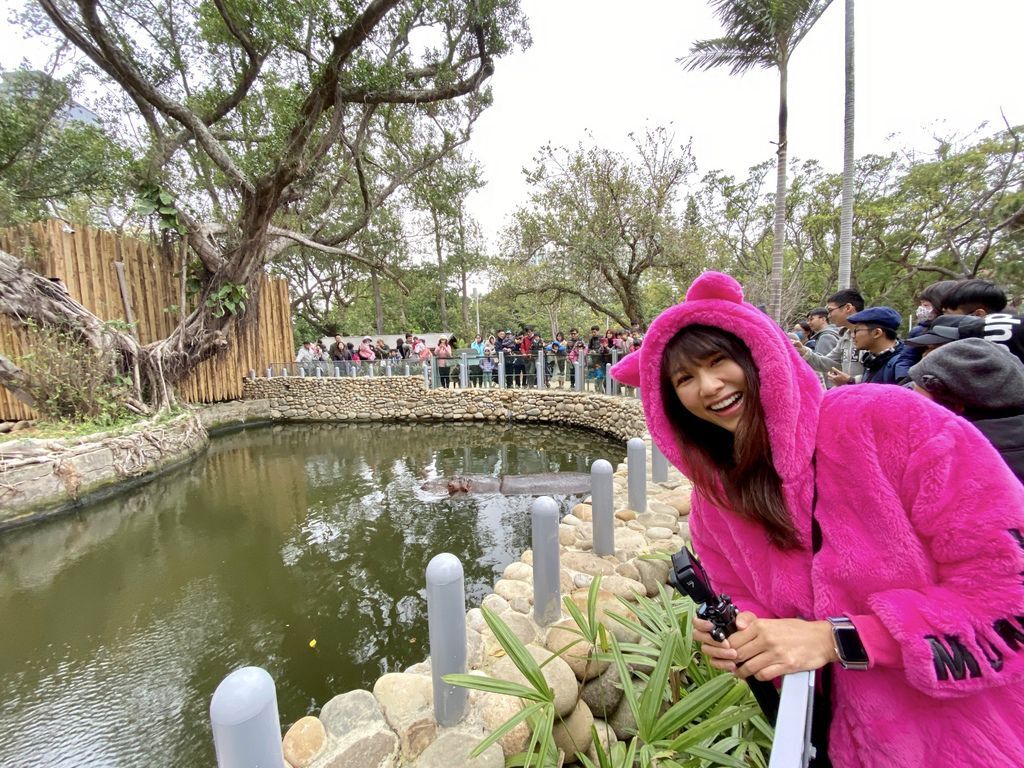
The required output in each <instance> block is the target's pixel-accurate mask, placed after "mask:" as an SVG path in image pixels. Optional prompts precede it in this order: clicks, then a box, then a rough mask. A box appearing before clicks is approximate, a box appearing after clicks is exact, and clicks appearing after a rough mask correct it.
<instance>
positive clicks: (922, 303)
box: [900, 280, 960, 368]
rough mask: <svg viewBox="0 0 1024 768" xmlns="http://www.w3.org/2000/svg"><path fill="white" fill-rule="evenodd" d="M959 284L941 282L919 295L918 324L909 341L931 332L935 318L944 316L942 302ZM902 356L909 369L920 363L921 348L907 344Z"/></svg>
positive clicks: (912, 330)
mask: <svg viewBox="0 0 1024 768" xmlns="http://www.w3.org/2000/svg"><path fill="white" fill-rule="evenodd" d="M959 284H960V281H959V280H939V281H938V282H937V283H932V284H931V285H929V286H927V287H926V288H925V289H924V290H922V291H921V293H919V294H918V295H917V300H918V304H917V309H916V310H915V312H914V319H915V320H916V324H915V325H914V327H913V328H911V329H910V333H908V334H907V339H912V338H914V337H915V336H920V335H921V334H922V333H927V332H928V331H929V329H930V328H931V327H932V323H933V322H934V321H935V318H937V317H939V316H940V315H942V302H943V301H944V300H945V298H946V296H947V295H949V293H950V292H951V291H952V290H953V289H954V288H955V287H956V286H957V285H959ZM900 356H901V357H902V358H903V364H904V365H905V366H906V367H907V368H909V367H910V366H912V365H914V364H915V363H917V362H920V360H921V347H920V346H913V345H911V344H907V345H905V346H904V347H903V351H902V352H900Z"/></svg>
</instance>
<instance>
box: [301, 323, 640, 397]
mask: <svg viewBox="0 0 1024 768" xmlns="http://www.w3.org/2000/svg"><path fill="white" fill-rule="evenodd" d="M642 341H643V335H642V334H641V333H640V329H639V328H638V327H634V328H632V329H630V330H624V329H623V330H617V331H616V330H614V329H611V328H608V329H606V330H605V331H603V332H602V331H601V328H600V327H599V326H596V325H595V326H592V327H591V328H590V333H589V335H588V336H587V337H583V336H582V335H581V334H580V332H579V329H577V328H570V329H569V335H568V336H566V335H565V334H564V333H562V332H561V331H559V332H557V333H556V334H555V336H554V338H553V339H551V340H549V341H546V340H545V339H544V338H543V336H542V335H541V334H540V333H537V332H536V331H535V330H534V329H533V328H531V327H526V328H524V329H523V330H522V331H520V332H518V333H513V332H512V330H511V329H498V330H497V331H495V332H494V333H492V334H489V335H488V336H486V337H484V336H483V335H480V334H478V335H477V336H475V337H474V339H473V341H471V342H470V343H469V344H468V345H467V346H466V347H465V348H462V347H459V341H458V339H457V338H456V337H455V336H450V337H442V338H440V339H438V341H437V343H436V344H435V345H434V346H432V347H431V346H430V345H428V344H427V342H426V340H425V339H424V338H421V337H419V336H417V335H416V334H413V333H411V332H410V333H406V334H405V336H404V337H399V338H397V339H395V343H394V345H392V346H389V345H388V344H387V343H385V341H384V340H383V339H380V338H378V339H377V340H376V341H374V340H373V339H372V337H370V336H366V337H364V338H363V340H362V342H361V343H360V344H359V345H358V346H356V345H355V344H352V343H351V342H349V343H347V344H346V343H345V342H344V341H343V340H342V337H341V336H336V337H335V341H334V343H333V344H331V345H330V347H329V348H328V349H326V350H325V349H324V348H323V347H322V346H321V345H320V344H318V343H316V342H313V341H307V342H305V343H304V344H303V345H302V347H301V348H300V349H299V351H298V353H297V354H296V357H295V362H296V363H300V364H302V365H303V366H304V368H303V370H305V369H306V368H311V367H313V366H316V365H317V364H324V365H326V364H327V363H328V362H330V361H333V362H335V363H340V362H348V363H357V364H361V363H372V362H375V361H386V360H390V361H392V362H398V361H402V360H415V361H420V362H429V361H430V360H431V358H437V369H438V379H439V383H440V385H441V386H442V387H448V386H451V384H452V382H453V381H458V374H459V365H460V364H461V357H462V356H461V353H462V352H463V351H465V352H467V353H468V361H467V362H468V366H469V371H468V373H469V382H470V386H493V385H496V384H497V383H498V375H499V368H500V365H499V355H502V356H503V358H504V361H505V386H507V387H527V386H528V387H535V386H536V385H537V381H538V376H537V364H538V363H537V361H538V359H539V354H538V353H539V352H541V351H543V352H544V365H545V370H544V373H545V382H546V383H547V385H548V386H551V387H570V388H571V387H575V386H576V376H577V373H576V372H577V370H578V369H579V368H580V367H582V370H583V375H584V376H585V378H586V380H587V382H588V383H591V384H593V385H594V386H601V385H603V380H604V372H605V370H606V366H608V365H610V364H611V363H613V362H615V361H616V360H617V359H618V358H620V357H622V356H623V355H626V354H629V353H630V352H632V351H633V350H635V349H637V348H638V347H639V346H640V344H641V343H642Z"/></svg>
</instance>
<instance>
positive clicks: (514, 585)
mask: <svg viewBox="0 0 1024 768" xmlns="http://www.w3.org/2000/svg"><path fill="white" fill-rule="evenodd" d="M494 594H496V595H498V596H500V597H503V598H505V599H506V600H508V602H509V605H511V604H512V601H513V600H515V599H516V598H517V597H522V598H525V599H526V600H529V601H530V602H532V601H533V585H532V584H527V583H526V582H525V581H513V580H512V579H498V581H497V583H496V584H495V585H494Z"/></svg>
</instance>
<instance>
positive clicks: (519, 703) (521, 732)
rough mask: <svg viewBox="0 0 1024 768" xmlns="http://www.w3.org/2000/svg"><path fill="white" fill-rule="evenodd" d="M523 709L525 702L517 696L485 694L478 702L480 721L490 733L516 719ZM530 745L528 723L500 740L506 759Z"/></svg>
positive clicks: (520, 724)
mask: <svg viewBox="0 0 1024 768" xmlns="http://www.w3.org/2000/svg"><path fill="white" fill-rule="evenodd" d="M522 708H523V700H522V699H518V698H516V697H515V696H503V695H501V694H500V693H487V692H484V693H482V694H481V695H480V698H479V699H478V700H477V710H478V711H479V712H480V719H481V720H482V721H483V724H484V727H485V728H486V729H487V732H488V733H494V732H495V731H496V730H498V728H500V727H501V726H502V725H504V724H505V723H507V722H508V721H509V720H511V719H512V718H513V717H515V716H516V715H517V714H518V713H519V711H520V710H522ZM529 743H530V727H529V726H528V725H527V724H526V723H519V725H517V726H516V727H515V728H513V729H512V730H511V731H509V732H508V733H506V734H505V735H504V736H502V737H501V738H500V739H498V744H500V745H501V750H502V752H504V753H505V757H511V756H512V755H515V754H518V753H520V752H523V751H525V750H526V747H527V746H528V745H529Z"/></svg>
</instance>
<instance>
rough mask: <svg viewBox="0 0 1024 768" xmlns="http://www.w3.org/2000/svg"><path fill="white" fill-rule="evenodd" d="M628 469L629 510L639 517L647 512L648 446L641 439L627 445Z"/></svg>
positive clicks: (632, 439)
mask: <svg viewBox="0 0 1024 768" xmlns="http://www.w3.org/2000/svg"><path fill="white" fill-rule="evenodd" d="M626 469H627V471H628V476H627V480H626V487H627V490H628V492H629V508H630V509H632V510H633V511H634V512H636V513H637V514H638V515H639V514H641V513H643V512H646V511H647V446H646V445H644V441H643V440H641V439H640V438H639V437H632V438H630V440H629V442H628V443H626Z"/></svg>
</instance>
